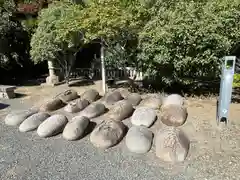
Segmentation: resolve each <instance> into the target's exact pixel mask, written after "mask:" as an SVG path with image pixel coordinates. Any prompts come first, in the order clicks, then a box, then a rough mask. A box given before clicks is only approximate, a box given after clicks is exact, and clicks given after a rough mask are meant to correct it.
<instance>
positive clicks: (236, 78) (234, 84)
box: [233, 74, 240, 88]
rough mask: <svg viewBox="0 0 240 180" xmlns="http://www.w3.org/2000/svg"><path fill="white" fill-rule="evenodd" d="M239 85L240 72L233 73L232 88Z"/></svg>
mask: <svg viewBox="0 0 240 180" xmlns="http://www.w3.org/2000/svg"><path fill="white" fill-rule="evenodd" d="M236 87H238V88H239V87H240V74H234V76H233V88H236Z"/></svg>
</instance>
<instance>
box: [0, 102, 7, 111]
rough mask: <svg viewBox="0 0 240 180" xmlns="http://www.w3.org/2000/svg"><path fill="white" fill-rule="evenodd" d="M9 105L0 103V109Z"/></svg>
mask: <svg viewBox="0 0 240 180" xmlns="http://www.w3.org/2000/svg"><path fill="white" fill-rule="evenodd" d="M8 106H9V105H8V104H2V103H0V110H2V109H5V108H7V107H8Z"/></svg>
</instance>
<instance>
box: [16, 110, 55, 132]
mask: <svg viewBox="0 0 240 180" xmlns="http://www.w3.org/2000/svg"><path fill="white" fill-rule="evenodd" d="M49 117H50V115H49V114H48V113H45V112H39V113H36V114H33V115H32V116H30V117H28V118H27V119H26V120H24V121H23V122H22V124H20V126H19V131H20V132H28V131H33V130H35V129H37V128H38V126H39V125H40V124H41V123H42V122H43V121H44V120H46V119H47V118H49Z"/></svg>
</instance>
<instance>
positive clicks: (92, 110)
mask: <svg viewBox="0 0 240 180" xmlns="http://www.w3.org/2000/svg"><path fill="white" fill-rule="evenodd" d="M105 111H106V107H105V106H104V105H103V104H102V103H93V104H90V105H89V106H87V107H86V108H85V109H84V110H83V111H81V112H80V113H79V115H80V116H85V117H88V118H89V119H91V118H95V117H97V116H100V115H102V114H103V113H105Z"/></svg>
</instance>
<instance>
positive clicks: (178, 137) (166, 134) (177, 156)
mask: <svg viewBox="0 0 240 180" xmlns="http://www.w3.org/2000/svg"><path fill="white" fill-rule="evenodd" d="M155 146H156V156H157V157H158V158H159V159H161V160H162V161H165V162H170V163H176V162H182V161H184V160H185V159H186V157H187V155H188V151H189V147H190V141H189V139H188V137H187V136H186V135H185V134H184V132H183V131H181V130H180V129H177V128H175V127H164V128H163V129H160V130H159V131H158V133H157V135H156V138H155Z"/></svg>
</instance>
